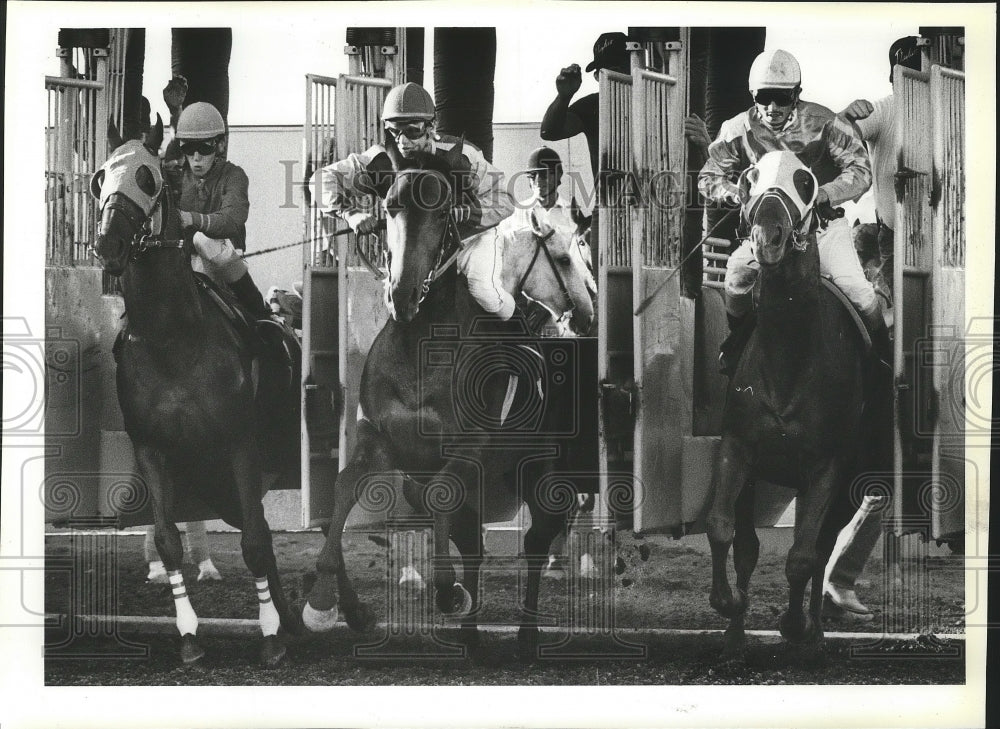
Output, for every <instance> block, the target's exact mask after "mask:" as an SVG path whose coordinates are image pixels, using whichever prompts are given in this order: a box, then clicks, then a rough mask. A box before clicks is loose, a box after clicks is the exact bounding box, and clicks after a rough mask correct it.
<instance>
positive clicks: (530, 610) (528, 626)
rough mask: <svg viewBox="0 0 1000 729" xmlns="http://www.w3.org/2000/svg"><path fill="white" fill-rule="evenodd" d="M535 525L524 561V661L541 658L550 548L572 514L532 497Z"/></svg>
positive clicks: (521, 653) (521, 642) (520, 641)
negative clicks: (541, 611) (541, 600)
mask: <svg viewBox="0 0 1000 729" xmlns="http://www.w3.org/2000/svg"><path fill="white" fill-rule="evenodd" d="M528 508H529V509H530V510H531V527H530V528H529V529H528V531H527V532H526V533H525V535H524V560H525V562H526V565H527V568H528V576H527V580H526V582H525V590H524V604H523V606H522V608H521V627H520V628H519V629H518V633H517V642H518V654H519V657H520V659H521V660H522V661H533V660H535V659H536V658H537V657H538V617H539V615H538V596H539V592H540V591H541V582H542V571H543V570H544V569H545V565H546V563H547V562H548V555H549V549H550V548H551V546H552V541H553V540H554V539H555V537H556V535H557V534H559V533H561V532H562V531H563V530H565V529H566V524H567V518H568V514H567V513H565V512H562V513H559V512H554V511H551V510H548V509H546V508H544V507H543V506H542V505H541V504H539V503H538V500H537V499H535V498H530V499H529V501H528Z"/></svg>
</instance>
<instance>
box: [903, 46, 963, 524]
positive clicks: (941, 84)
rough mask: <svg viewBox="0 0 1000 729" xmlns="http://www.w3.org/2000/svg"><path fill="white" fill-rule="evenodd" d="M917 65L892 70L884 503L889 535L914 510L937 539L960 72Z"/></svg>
mask: <svg viewBox="0 0 1000 729" xmlns="http://www.w3.org/2000/svg"><path fill="white" fill-rule="evenodd" d="M925 69H926V70H925V71H915V70H913V69H909V68H904V67H903V66H896V67H895V70H894V72H893V102H894V108H895V124H896V134H897V141H898V144H899V153H898V168H897V172H896V179H895V182H896V220H895V223H896V224H895V239H894V251H893V256H894V260H895V262H896V263H895V266H894V269H893V291H894V298H895V321H896V324H895V327H896V333H895V339H894V348H893V349H894V351H893V360H894V362H893V370H894V377H895V387H894V397H893V426H894V449H893V450H894V457H893V483H892V492H893V499H892V503H893V522H894V529H895V531H896V533H900V532H901V531H902V530H903V528H904V525H905V524H906V523H908V521H910V522H912V519H909V520H908V517H907V514H908V513H909V514H912V513H914V512H916V513H917V514H918V515H919V516H920V517H922V518H926V519H927V520H928V521H929V524H928V527H929V533H928V536H930V537H932V538H935V539H940V538H945V537H951V538H955V537H957V536H958V535H960V534H961V533H962V532H963V531H964V516H965V511H964V508H962V507H963V505H964V501H965V449H964V421H965V401H964V387H965V362H964V353H965V343H964V336H965V332H966V321H965V298H964V297H965V245H966V243H965V187H964V166H965V165H964V160H965V126H964V118H965V113H964V112H965V75H964V73H963V72H961V71H956V70H952V69H947V68H942V67H941V66H938V65H930V66H929V68H928V64H926V63H925ZM914 489H916V490H917V491H916V492H914ZM915 501H916V503H915Z"/></svg>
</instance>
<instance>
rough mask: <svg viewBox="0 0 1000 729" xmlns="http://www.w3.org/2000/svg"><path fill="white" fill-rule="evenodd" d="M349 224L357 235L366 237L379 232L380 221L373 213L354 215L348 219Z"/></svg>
mask: <svg viewBox="0 0 1000 729" xmlns="http://www.w3.org/2000/svg"><path fill="white" fill-rule="evenodd" d="M346 220H347V224H348V225H349V226H351V230H353V231H354V232H355V233H356V234H357V235H366V234H368V233H374V232H375V231H376V230H378V227H379V221H378V218H376V217H375V216H374V215H372V214H371V213H354V214H352V215H348V216H347V217H346Z"/></svg>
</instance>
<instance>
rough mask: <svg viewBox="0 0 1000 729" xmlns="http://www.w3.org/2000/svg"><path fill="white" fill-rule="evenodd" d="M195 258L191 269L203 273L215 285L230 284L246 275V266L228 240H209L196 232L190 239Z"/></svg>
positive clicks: (192, 260)
mask: <svg viewBox="0 0 1000 729" xmlns="http://www.w3.org/2000/svg"><path fill="white" fill-rule="evenodd" d="M191 242H192V243H194V249H195V250H196V251H197V252H198V255H197V256H193V257H192V258H191V268H193V269H194V270H195V271H198V272H199V273H204V274H205V275H206V276H208V277H209V278H211V279H212V280H213V281H215V282H217V283H223V284H231V283H233V282H234V281H239V280H240V279H241V278H243V276H245V275H246V273H247V264H246V263H245V262H244V260H243V257H242V256H241V255H240V252H239V251H238V250H236V248H234V247H233V244H232V243H231V242H230V240H229V239H228V238H209V237H208V236H207V235H205V234H204V233H202V232H200V231H199V232H197V233H195V234H194V237H193V238H192V241H191Z"/></svg>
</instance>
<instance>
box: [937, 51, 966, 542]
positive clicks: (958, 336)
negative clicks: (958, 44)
mask: <svg viewBox="0 0 1000 729" xmlns="http://www.w3.org/2000/svg"><path fill="white" fill-rule="evenodd" d="M930 85H931V88H930V92H931V93H930V95H931V110H932V112H933V115H934V119H933V130H934V132H933V134H934V150H933V153H934V188H935V189H934V196H933V200H932V202H933V204H934V212H933V215H934V235H933V246H934V277H935V279H934V332H935V335H936V336H938V337H939V340H938V341H937V342H936V346H935V348H934V350H935V354H936V361H935V367H934V383H933V386H934V392H935V399H936V401H937V403H938V407H937V412H938V417H937V422H936V427H935V428H934V447H933V451H932V455H931V473H932V477H933V482H934V483H935V484H938V487H939V488H940V492H939V494H938V497H937V498H935V499H933V501H932V502H931V504H932V510H931V536H933V537H934V538H935V539H939V538H943V537H953V538H954V537H961V535H962V534H963V532H964V529H965V428H964V422H965V357H964V355H965V340H964V335H965V332H966V319H965V174H964V173H965V74H964V73H962V72H961V71H953V70H951V69H947V68H942V67H940V66H932V67H931V81H930Z"/></svg>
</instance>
